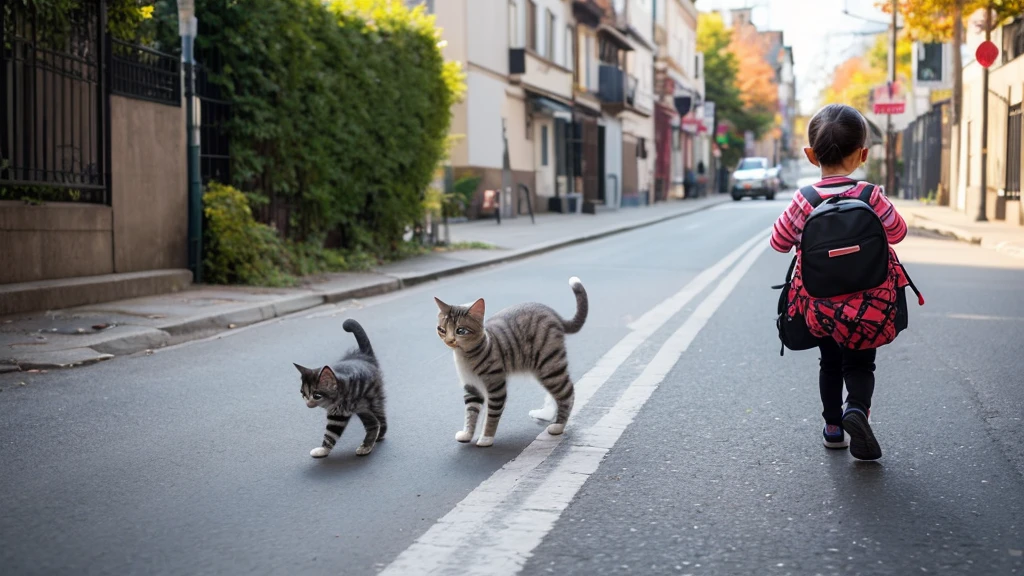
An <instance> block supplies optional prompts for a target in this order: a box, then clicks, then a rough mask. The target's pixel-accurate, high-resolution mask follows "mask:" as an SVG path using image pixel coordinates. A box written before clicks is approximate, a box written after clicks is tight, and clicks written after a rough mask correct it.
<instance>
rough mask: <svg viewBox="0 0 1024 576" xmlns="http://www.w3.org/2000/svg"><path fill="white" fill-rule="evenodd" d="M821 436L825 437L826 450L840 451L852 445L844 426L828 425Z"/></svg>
mask: <svg viewBox="0 0 1024 576" xmlns="http://www.w3.org/2000/svg"><path fill="white" fill-rule="evenodd" d="M821 435H822V437H824V444H825V448H831V449H833V450H839V449H841V448H846V447H847V446H849V445H850V439H849V437H848V436H847V435H846V432H844V431H843V427H842V426H836V425H835V424H826V425H825V428H824V429H823V430H822V431H821Z"/></svg>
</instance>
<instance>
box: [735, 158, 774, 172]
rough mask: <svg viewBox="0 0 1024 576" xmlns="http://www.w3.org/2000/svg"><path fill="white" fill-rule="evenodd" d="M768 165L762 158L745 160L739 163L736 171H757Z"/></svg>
mask: <svg viewBox="0 0 1024 576" xmlns="http://www.w3.org/2000/svg"><path fill="white" fill-rule="evenodd" d="M767 165H768V163H767V162H765V161H764V158H745V159H744V160H743V161H742V162H740V165H739V167H738V168H737V170H757V169H759V168H764V167H765V166H767Z"/></svg>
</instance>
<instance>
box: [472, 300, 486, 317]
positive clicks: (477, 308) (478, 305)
mask: <svg viewBox="0 0 1024 576" xmlns="http://www.w3.org/2000/svg"><path fill="white" fill-rule="evenodd" d="M469 315H470V317H471V318H474V319H476V320H477V321H479V322H483V321H484V299H483V298H479V299H477V301H476V302H473V305H472V306H470V307H469Z"/></svg>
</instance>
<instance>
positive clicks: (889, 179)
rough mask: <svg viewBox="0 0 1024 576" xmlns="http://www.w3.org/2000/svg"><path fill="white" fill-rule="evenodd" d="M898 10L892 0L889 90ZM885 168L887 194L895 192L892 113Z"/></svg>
mask: <svg viewBox="0 0 1024 576" xmlns="http://www.w3.org/2000/svg"><path fill="white" fill-rule="evenodd" d="M898 10H899V6H898V0H892V53H891V55H890V59H891V62H892V64H891V68H890V70H889V82H890V84H889V86H890V88H889V90H890V92H891V91H892V90H893V89H894V88H895V86H896V62H897V60H896V14H897V12H898ZM886 118H887V122H886V143H885V151H886V154H885V156H886V158H885V160H886V162H885V164H886V166H885V190H886V192H888V193H889V194H892V193H893V192H895V191H896V134H895V130H894V129H893V125H892V112H889V114H887V115H886Z"/></svg>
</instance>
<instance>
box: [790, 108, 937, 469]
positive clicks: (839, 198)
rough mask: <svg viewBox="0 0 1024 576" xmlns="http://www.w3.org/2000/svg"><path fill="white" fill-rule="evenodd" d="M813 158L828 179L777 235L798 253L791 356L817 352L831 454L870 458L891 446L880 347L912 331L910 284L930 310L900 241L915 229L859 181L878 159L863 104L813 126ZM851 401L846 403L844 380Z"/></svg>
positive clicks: (806, 195)
mask: <svg viewBox="0 0 1024 576" xmlns="http://www.w3.org/2000/svg"><path fill="white" fill-rule="evenodd" d="M807 136H808V143H809V144H810V146H809V147H807V148H805V149H804V154H805V155H806V156H807V160H808V161H810V162H811V164H814V165H815V166H816V167H818V168H820V169H821V180H820V181H819V182H818V183H817V184H814V185H813V186H805V187H804V188H801V189H800V190H797V191H796V193H795V194H794V195H793V200H792V201H791V202H790V204H789V206H788V207H787V208H786V210H785V211H784V212H783V213H782V215H781V216H779V218H778V220H777V221H776V222H775V225H774V227H773V229H772V235H771V240H770V242H771V246H772V248H773V249H775V250H777V251H778V252H782V253H788V252H789V251H790V250H793V249H794V248H795V249H796V255H795V256H794V258H793V262H792V263H791V264H790V267H789V271H788V272H787V274H786V282H785V283H784V284H782V285H779V286H776V287H775V288H780V289H782V294H781V295H780V298H779V310H778V312H779V316H778V320H777V328H778V330H779V338H780V339H781V340H782V344H783V350H784V349H785V348H789V349H790V350H809V349H813V348H817V349H818V350H819V352H820V354H821V356H820V369H819V372H818V391H819V393H820V395H821V404H822V413H821V415H822V417H823V418H824V420H825V427H824V428H823V430H822V436H823V443H824V445H825V447H826V448H832V449H843V448H847V447H849V449H850V454H851V455H852V456H853V457H854V458H857V459H860V460H877V459H878V458H881V456H882V449H881V447H880V446H879V444H878V441H877V439H876V438H875V435H874V432H873V431H872V429H871V425H870V423H869V418H870V414H871V398H872V396H873V394H874V389H875V359H876V356H877V351H878V348H880V347H882V346H884V345H885V344H888V343H890V342H892V341H893V340H894V339H895V338H896V336H897V335H898V334H899V333H900V332H901V331H902V330H904V329H905V328H906V327H907V324H908V311H907V300H906V288H907V287H908V286H909V287H910V288H911V289H912V290H913V291H914V293H915V294H917V297H918V304H919V305H922V306H923V305H924V298H923V297H922V296H921V294H920V292H918V290H917V288H916V287H915V286H914V284H913V282H912V281H911V279H910V276H909V275H908V274H907V272H906V269H905V268H904V267H903V265H902V264H901V263H900V261H899V258H898V257H897V256H896V252H895V250H893V248H892V245H893V244H898V243H899V242H901V241H902V240H903V238H904V237H905V236H906V235H907V224H906V222H905V221H904V220H903V217H902V216H900V214H899V212H897V211H896V208H895V207H894V206H893V205H892V203H891V202H890V201H889V199H888V198H887V197H886V194H885V191H884V190H883V189H882V187H881V186H876V185H874V184H871V183H869V182H858V181H855V180H853V179H851V178H850V177H849V176H850V174H852V173H853V172H854V171H855V170H856V169H857V168H858V167H860V166H861V165H862V164H863V163H864V162H865V161H866V160H867V157H868V144H867V138H868V125H867V121H866V120H865V119H864V117H863V116H862V115H861V114H860V113H859V112H858V111H857V110H856V109H854V108H852V107H850V106H846V105H843V104H831V105H829V106H826V107H824V108H822V109H821V110H820V111H818V113H817V114H815V115H814V117H813V118H812V119H811V121H810V123H809V124H808V128H807ZM844 382H845V383H846V391H847V396H846V403H845V406H844V404H843V383H844Z"/></svg>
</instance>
